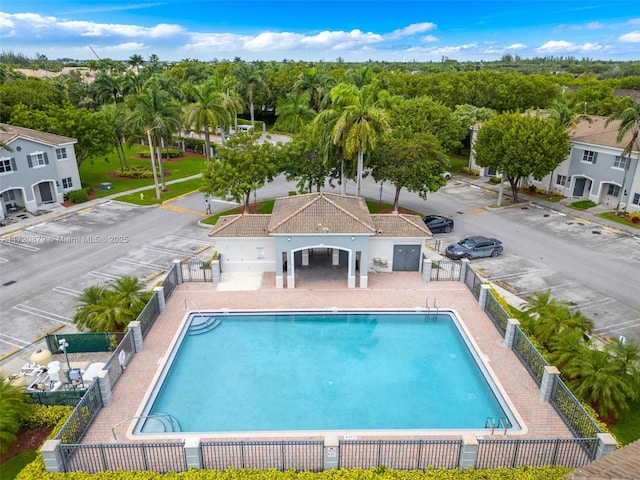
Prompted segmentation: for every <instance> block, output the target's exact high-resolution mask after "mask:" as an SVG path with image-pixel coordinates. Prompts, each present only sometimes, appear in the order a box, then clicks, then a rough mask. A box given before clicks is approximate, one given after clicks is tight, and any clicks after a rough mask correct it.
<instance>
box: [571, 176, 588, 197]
mask: <svg viewBox="0 0 640 480" xmlns="http://www.w3.org/2000/svg"><path fill="white" fill-rule="evenodd" d="M586 182H587V179H586V178H584V177H581V178H576V183H575V184H574V185H573V196H574V197H581V196H582V195H584V186H585V183H586Z"/></svg>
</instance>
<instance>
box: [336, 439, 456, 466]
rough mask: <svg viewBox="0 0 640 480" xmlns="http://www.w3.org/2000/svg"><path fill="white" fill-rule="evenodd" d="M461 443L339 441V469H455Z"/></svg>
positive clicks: (452, 441) (446, 441)
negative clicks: (383, 467) (382, 467)
mask: <svg viewBox="0 0 640 480" xmlns="http://www.w3.org/2000/svg"><path fill="white" fill-rule="evenodd" d="M461 448H462V440H341V441H340V468H375V467H380V466H382V465H384V466H385V467H388V468H393V469H396V470H426V469H427V468H445V469H454V468H457V467H458V465H459V461H460V449H461Z"/></svg>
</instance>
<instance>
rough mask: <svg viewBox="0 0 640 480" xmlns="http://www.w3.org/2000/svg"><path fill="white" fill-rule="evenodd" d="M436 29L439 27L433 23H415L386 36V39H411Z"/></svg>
mask: <svg viewBox="0 0 640 480" xmlns="http://www.w3.org/2000/svg"><path fill="white" fill-rule="evenodd" d="M436 28H437V25H436V24H435V23H431V22H422V23H413V24H411V25H408V26H406V27H404V28H399V29H398V30H394V31H393V32H391V33H388V34H386V35H385V38H387V39H389V40H394V39H397V38H403V37H410V36H412V35H416V34H418V33H424V32H429V31H431V30H435V29H436Z"/></svg>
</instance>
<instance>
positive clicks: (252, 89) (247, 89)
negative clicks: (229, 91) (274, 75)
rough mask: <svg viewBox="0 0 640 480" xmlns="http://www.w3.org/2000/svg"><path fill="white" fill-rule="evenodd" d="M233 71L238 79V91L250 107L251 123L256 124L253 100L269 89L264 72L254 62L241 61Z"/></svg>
mask: <svg viewBox="0 0 640 480" xmlns="http://www.w3.org/2000/svg"><path fill="white" fill-rule="evenodd" d="M233 73H234V75H235V77H236V79H237V80H238V93H239V94H240V95H241V96H242V98H244V100H245V102H246V104H247V106H248V107H249V115H250V116H251V125H255V112H254V105H253V102H254V100H255V98H256V95H257V94H258V92H260V91H266V90H268V87H267V84H266V82H265V81H264V78H263V75H262V72H260V70H258V68H257V67H256V66H255V65H254V64H252V63H247V62H240V63H238V64H236V66H235V68H234V71H233Z"/></svg>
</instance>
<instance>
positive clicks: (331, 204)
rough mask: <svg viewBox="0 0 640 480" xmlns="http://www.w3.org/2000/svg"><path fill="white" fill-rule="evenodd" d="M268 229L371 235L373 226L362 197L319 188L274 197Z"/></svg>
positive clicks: (292, 231) (281, 231)
mask: <svg viewBox="0 0 640 480" xmlns="http://www.w3.org/2000/svg"><path fill="white" fill-rule="evenodd" d="M269 232H270V233H272V234H273V233H321V232H326V233H368V234H371V235H373V234H375V232H376V226H375V224H374V222H373V218H372V217H371V214H370V213H369V210H368V209H367V205H366V204H365V202H364V199H362V198H359V197H352V196H348V195H338V194H334V193H326V192H321V193H308V194H305V195H293V196H291V197H281V198H278V199H276V202H275V204H274V206H273V214H272V216H271V223H270V224H269Z"/></svg>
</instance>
